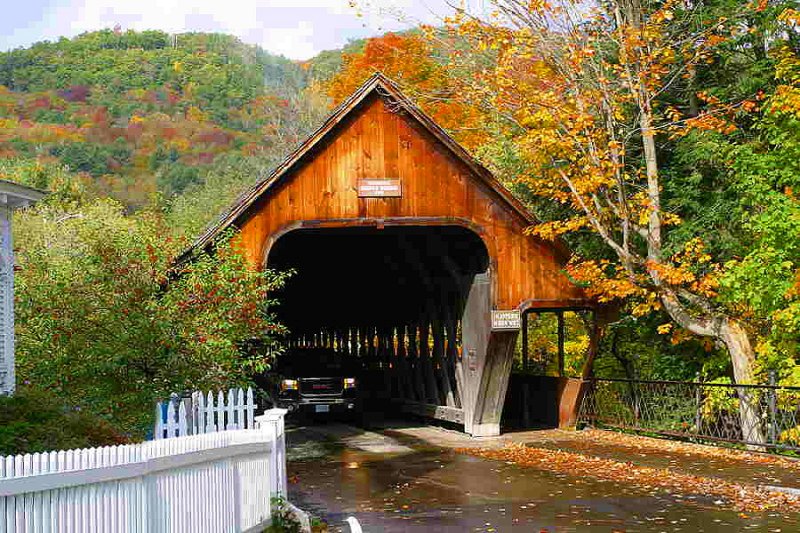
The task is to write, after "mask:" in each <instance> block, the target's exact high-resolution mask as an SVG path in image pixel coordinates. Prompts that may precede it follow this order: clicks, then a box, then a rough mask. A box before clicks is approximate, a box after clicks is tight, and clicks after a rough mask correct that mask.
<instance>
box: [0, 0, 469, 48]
mask: <svg viewBox="0 0 800 533" xmlns="http://www.w3.org/2000/svg"><path fill="white" fill-rule="evenodd" d="M470 1H471V2H472V3H480V4H482V3H483V0H470ZM452 2H456V3H458V2H459V0H362V1H359V2H357V4H358V5H359V8H358V9H356V8H354V7H352V6H351V5H350V4H351V2H349V1H348V0H0V13H2V15H1V16H0V50H10V49H13V48H17V47H20V46H28V45H30V44H32V43H34V42H37V41H43V40H49V41H52V40H55V39H58V38H59V37H61V36H67V37H73V36H75V35H78V34H79V33H83V32H85V31H92V30H98V29H103V28H113V27H115V26H116V25H119V26H120V27H121V28H122V29H123V30H126V29H134V30H144V29H159V30H164V31H167V32H173V33H180V32H185V31H209V32H210V31H213V32H222V33H230V34H233V35H236V36H237V37H239V38H240V39H242V40H243V41H244V42H246V43H249V44H257V45H260V46H261V47H262V48H264V49H265V50H267V51H269V52H272V53H276V54H281V55H284V56H286V57H289V58H291V59H298V60H303V59H308V58H310V57H313V56H314V55H316V54H317V53H319V52H320V51H322V50H330V49H333V48H339V47H341V46H343V45H344V44H346V43H347V42H348V41H349V40H351V39H357V38H361V37H368V36H373V35H378V34H381V33H384V32H386V31H391V30H395V31H396V30H402V29H407V28H409V27H410V26H413V25H415V24H417V23H420V22H425V23H429V24H435V23H436V22H437V21H440V20H441V18H442V17H443V16H445V15H447V14H448V13H449V12H450V9H449V7H448V3H452ZM400 14H402V15H400Z"/></svg>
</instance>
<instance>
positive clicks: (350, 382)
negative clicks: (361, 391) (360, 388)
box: [344, 378, 356, 389]
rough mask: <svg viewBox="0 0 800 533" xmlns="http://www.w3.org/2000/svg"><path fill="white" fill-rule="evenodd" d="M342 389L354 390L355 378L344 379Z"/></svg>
mask: <svg viewBox="0 0 800 533" xmlns="http://www.w3.org/2000/svg"><path fill="white" fill-rule="evenodd" d="M344 388H345V389H355V388H356V378H344Z"/></svg>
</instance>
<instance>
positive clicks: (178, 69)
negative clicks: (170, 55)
mask: <svg viewBox="0 0 800 533" xmlns="http://www.w3.org/2000/svg"><path fill="white" fill-rule="evenodd" d="M172 70H173V71H174V72H183V63H181V62H180V61H175V62H174V63H173V64H172Z"/></svg>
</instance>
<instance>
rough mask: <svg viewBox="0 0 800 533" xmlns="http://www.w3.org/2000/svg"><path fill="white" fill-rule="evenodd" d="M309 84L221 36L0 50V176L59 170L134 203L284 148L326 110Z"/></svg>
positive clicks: (123, 36)
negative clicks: (40, 168) (30, 168)
mask: <svg viewBox="0 0 800 533" xmlns="http://www.w3.org/2000/svg"><path fill="white" fill-rule="evenodd" d="M308 80H309V74H308V69H307V68H304V67H303V66H301V65H300V64H298V63H296V62H293V61H291V60H288V59H286V58H284V57H280V56H275V55H272V54H270V53H268V52H266V51H264V50H262V49H261V48H259V47H257V46H252V45H247V44H244V43H242V42H241V41H240V40H238V39H237V38H235V37H232V36H230V35H222V34H207V33H188V34H180V35H170V34H167V33H165V32H161V31H143V32H134V31H126V32H119V31H113V30H102V31H97V32H91V33H85V34H82V35H80V36H78V37H75V38H74V39H66V38H63V39H60V40H58V41H56V42H40V43H36V44H34V45H32V46H30V47H28V48H21V49H16V50H13V51H9V52H4V53H0V157H3V158H5V159H6V162H5V163H4V165H3V169H2V170H0V172H3V173H4V176H3V177H7V178H8V177H11V178H12V179H13V176H10V175H9V174H10V173H12V171H13V169H14V168H18V167H19V166H20V165H22V166H25V165H29V163H30V162H31V161H35V162H36V164H38V165H45V166H54V165H55V166H58V167H62V168H63V167H66V170H67V171H68V172H71V173H74V174H76V175H77V177H78V178H79V180H80V181H81V182H82V183H83V185H84V186H85V188H86V190H87V191H89V192H90V193H91V194H95V195H98V196H103V195H110V196H113V197H116V198H118V199H120V200H122V201H123V202H124V203H125V204H127V205H129V206H132V207H136V206H142V205H145V204H146V203H147V202H148V201H149V198H150V197H151V196H152V194H153V193H156V192H160V193H163V194H164V195H165V196H166V197H172V196H175V195H177V194H180V193H181V192H183V191H184V190H186V189H187V188H191V187H193V186H196V185H197V184H202V183H203V182H204V180H205V178H206V176H207V175H208V173H209V172H211V171H214V169H215V167H218V166H219V165H220V164H222V163H221V161H223V160H224V165H225V166H229V165H230V164H231V161H230V158H231V157H233V156H238V157H241V158H245V159H246V158H254V157H255V158H266V159H267V160H270V161H271V160H272V159H273V158H274V157H275V156H276V155H275V154H277V153H283V152H284V151H286V150H287V149H288V147H290V146H291V145H293V144H294V143H296V142H297V141H298V140H299V138H300V136H302V135H303V134H304V133H305V132H306V130H307V129H309V128H310V127H311V126H312V124H311V122H312V121H315V120H316V119H317V118H318V116H319V115H320V114H321V113H323V112H324V109H325V103H324V99H321V98H307V97H306V96H307V95H305V94H304V93H305V92H306V91H307V87H308ZM309 102H312V103H313V105H315V109H309V105H311V104H309ZM10 162H16V164H12V163H10ZM216 170H219V169H218V168H217V169H216ZM23 174H25V173H23ZM25 175H27V174H25ZM38 185H39V186H43V185H47V184H43V183H38Z"/></svg>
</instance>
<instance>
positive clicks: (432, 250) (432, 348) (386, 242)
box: [267, 226, 490, 423]
mask: <svg viewBox="0 0 800 533" xmlns="http://www.w3.org/2000/svg"><path fill="white" fill-rule="evenodd" d="M489 264H490V259H489V254H488V252H487V249H486V246H485V245H484V243H483V241H482V240H481V238H480V237H479V236H478V235H477V234H476V233H475V232H473V231H471V230H470V229H467V228H464V227H460V226H387V227H384V228H377V227H349V228H313V229H311V228H303V229H298V230H294V231H290V232H289V233H287V234H285V235H283V236H281V237H280V238H279V239H278V240H277V241H276V242H275V243H274V245H273V246H272V248H271V249H270V251H269V254H268V258H267V267H268V268H270V269H275V270H288V269H291V270H294V271H295V275H293V276H292V277H291V278H290V280H289V281H288V282H287V284H286V286H285V287H284V288H283V289H282V290H281V291H280V292H279V293H277V294H275V297H276V298H277V299H278V300H279V306H278V318H279V319H280V321H281V322H282V323H283V324H284V325H286V326H287V328H288V329H289V331H290V335H289V340H288V345H289V349H288V353H287V354H286V355H285V356H284V357H303V355H304V352H306V353H307V351H309V350H313V349H320V348H323V349H328V350H333V351H335V352H337V353H338V354H340V355H344V356H347V357H352V358H355V359H357V360H358V361H359V362H360V368H362V369H363V374H362V380H363V382H364V384H365V386H366V387H367V388H368V391H367V394H368V395H369V396H370V397H372V398H376V399H383V400H389V399H392V400H398V401H399V402H400V403H407V404H412V405H413V404H416V405H420V406H428V408H430V406H438V407H441V408H442V409H443V410H444V411H445V416H444V418H445V419H446V418H447V416H446V412H447V408H451V409H452V413H453V414H452V417H453V420H452V422H455V423H463V419H462V420H459V416H462V417H463V415H461V414H459V413H460V412H461V411H460V410H461V405H462V395H461V392H462V391H461V384H460V378H459V373H460V372H461V370H460V362H461V358H462V354H461V347H460V344H461V339H460V336H461V319H462V316H463V314H464V308H465V305H466V302H467V298H468V296H469V292H470V287H471V286H472V284H473V281H474V279H475V277H476V276H477V275H481V274H482V273H485V272H486V271H487V269H488V268H489ZM420 414H425V413H420ZM440 418H441V417H440Z"/></svg>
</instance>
